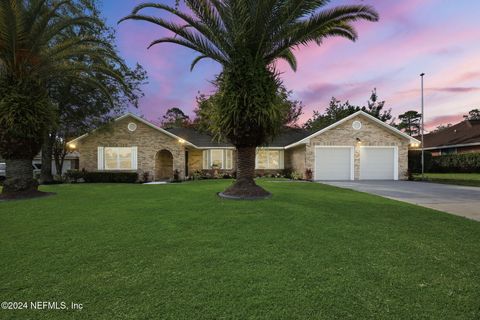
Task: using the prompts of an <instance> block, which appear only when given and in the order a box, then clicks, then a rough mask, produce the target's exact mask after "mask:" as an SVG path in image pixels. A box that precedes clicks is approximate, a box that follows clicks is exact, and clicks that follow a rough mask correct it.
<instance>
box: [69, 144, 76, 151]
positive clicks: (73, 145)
mask: <svg viewBox="0 0 480 320" xmlns="http://www.w3.org/2000/svg"><path fill="white" fill-rule="evenodd" d="M68 147H69V148H70V149H72V150H73V149H75V148H76V147H77V146H76V145H75V144H74V143H70V144H69V145H68Z"/></svg>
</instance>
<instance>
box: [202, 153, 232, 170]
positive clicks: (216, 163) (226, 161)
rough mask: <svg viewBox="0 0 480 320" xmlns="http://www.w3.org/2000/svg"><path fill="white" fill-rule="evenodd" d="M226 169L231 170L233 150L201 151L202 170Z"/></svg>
mask: <svg viewBox="0 0 480 320" xmlns="http://www.w3.org/2000/svg"><path fill="white" fill-rule="evenodd" d="M212 168H215V169H227V170H230V169H232V168H233V150H229V149H209V150H204V151H203V169H212Z"/></svg>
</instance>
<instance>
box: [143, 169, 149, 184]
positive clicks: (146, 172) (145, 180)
mask: <svg viewBox="0 0 480 320" xmlns="http://www.w3.org/2000/svg"><path fill="white" fill-rule="evenodd" d="M142 181H143V182H149V181H150V172H149V171H145V172H144V173H142Z"/></svg>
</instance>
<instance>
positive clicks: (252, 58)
mask: <svg viewBox="0 0 480 320" xmlns="http://www.w3.org/2000/svg"><path fill="white" fill-rule="evenodd" d="M185 3H186V4H187V6H188V9H189V10H188V11H189V12H182V11H180V10H178V8H177V7H171V6H168V5H165V4H161V3H145V4H140V5H138V6H136V7H135V8H134V9H133V11H132V13H131V14H130V15H128V16H126V17H125V18H123V19H122V20H121V21H123V20H127V19H133V20H144V21H148V22H151V23H153V24H156V25H158V26H160V27H162V28H165V29H167V30H169V31H171V32H172V33H173V36H170V37H163V38H160V39H157V40H155V41H153V42H152V43H151V44H150V47H151V46H153V45H156V44H160V43H166V42H168V43H174V44H178V45H181V46H184V47H187V48H190V49H192V50H194V51H196V52H198V53H199V56H198V57H197V58H196V59H194V60H193V62H192V65H191V68H192V69H193V67H194V66H195V65H196V64H197V63H198V62H199V61H200V60H202V59H205V58H209V59H213V60H215V61H217V62H218V63H220V64H221V65H222V67H223V70H222V73H221V74H220V76H219V77H218V79H217V85H218V89H219V91H218V96H217V99H215V100H216V101H218V105H217V115H216V117H215V121H214V122H215V125H216V126H217V127H218V129H219V131H220V132H221V133H222V135H223V136H224V137H225V138H227V139H228V140H230V141H231V142H232V143H233V144H234V145H235V146H236V148H237V151H238V152H237V180H236V182H235V183H234V184H233V185H232V186H231V187H229V188H228V189H227V190H226V191H225V192H224V193H223V194H226V195H229V196H234V197H239V198H246V197H258V196H260V197H261V196H266V195H268V192H266V191H265V190H263V189H262V188H260V187H259V186H257V185H256V184H255V182H254V169H255V149H256V147H257V146H260V145H262V144H265V143H268V141H269V140H270V139H271V138H272V137H273V136H274V135H275V134H276V133H277V130H278V128H279V127H280V124H281V118H282V114H281V111H280V110H279V104H278V88H279V84H280V81H279V79H278V73H277V71H276V69H275V61H277V60H279V59H283V60H285V61H286V62H288V64H289V65H290V67H291V68H292V69H293V70H296V66H297V61H296V59H295V55H294V51H293V50H294V49H296V48H298V47H300V46H305V45H308V44H310V43H312V42H313V43H314V44H317V45H320V44H321V43H322V42H323V40H325V39H326V38H328V37H335V36H340V37H344V38H347V39H350V40H352V41H354V40H355V39H357V32H356V31H355V28H354V27H353V26H352V23H353V22H355V21H358V20H368V21H377V20H378V14H377V12H376V11H375V10H374V9H373V8H372V7H370V6H365V5H349V6H337V7H330V8H325V6H326V5H327V4H328V3H329V1H328V0H262V1H258V0H185ZM146 8H155V9H159V10H161V11H164V12H168V13H171V14H173V15H174V16H176V18H177V19H180V20H181V21H182V22H179V23H177V22H173V21H168V20H165V19H164V18H162V17H155V16H150V15H143V14H140V13H139V12H140V11H141V10H143V9H146Z"/></svg>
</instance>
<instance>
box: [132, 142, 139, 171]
mask: <svg viewBox="0 0 480 320" xmlns="http://www.w3.org/2000/svg"><path fill="white" fill-rule="evenodd" d="M137 150H138V147H132V152H131V153H132V170H137V169H138V163H137V161H138V157H137Z"/></svg>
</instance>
